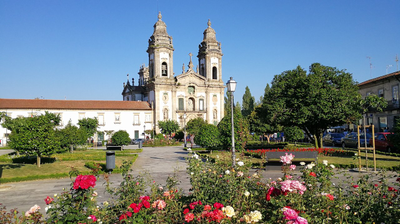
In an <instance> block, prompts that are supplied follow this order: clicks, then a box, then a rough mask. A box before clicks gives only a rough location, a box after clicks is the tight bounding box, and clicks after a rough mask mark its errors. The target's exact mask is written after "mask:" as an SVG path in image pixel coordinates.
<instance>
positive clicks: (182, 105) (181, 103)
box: [178, 98, 185, 110]
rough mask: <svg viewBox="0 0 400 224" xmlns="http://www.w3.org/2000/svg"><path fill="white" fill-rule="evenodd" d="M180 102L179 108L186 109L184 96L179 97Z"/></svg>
mask: <svg viewBox="0 0 400 224" xmlns="http://www.w3.org/2000/svg"><path fill="white" fill-rule="evenodd" d="M178 103H179V105H178V106H179V107H178V108H179V110H184V109H185V108H184V100H183V98H179V99H178Z"/></svg>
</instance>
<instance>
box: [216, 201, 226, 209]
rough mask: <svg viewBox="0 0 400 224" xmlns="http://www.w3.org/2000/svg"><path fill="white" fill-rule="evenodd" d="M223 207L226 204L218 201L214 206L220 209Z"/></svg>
mask: <svg viewBox="0 0 400 224" xmlns="http://www.w3.org/2000/svg"><path fill="white" fill-rule="evenodd" d="M223 207H224V205H223V204H221V203H218V202H215V203H214V208H216V209H220V208H223Z"/></svg>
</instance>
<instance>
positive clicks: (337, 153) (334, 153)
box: [246, 148, 354, 158]
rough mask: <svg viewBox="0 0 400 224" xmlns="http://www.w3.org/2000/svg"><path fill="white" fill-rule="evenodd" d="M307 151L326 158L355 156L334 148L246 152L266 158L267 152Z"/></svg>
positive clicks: (255, 150) (352, 153) (351, 152)
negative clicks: (315, 152)
mask: <svg viewBox="0 0 400 224" xmlns="http://www.w3.org/2000/svg"><path fill="white" fill-rule="evenodd" d="M307 151H312V152H314V151H317V152H318V154H322V155H325V156H354V152H353V151H349V150H343V149H334V148H319V149H316V148H296V149H253V150H246V153H247V154H246V155H253V156H254V155H255V156H256V157H259V158H261V157H265V153H266V152H288V153H290V152H307Z"/></svg>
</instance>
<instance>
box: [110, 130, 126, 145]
mask: <svg viewBox="0 0 400 224" xmlns="http://www.w3.org/2000/svg"><path fill="white" fill-rule="evenodd" d="M111 140H112V144H113V145H128V144H129V143H130V142H131V139H130V138H129V134H128V132H126V131H123V130H121V131H117V132H115V133H114V134H113V136H112V138H111Z"/></svg>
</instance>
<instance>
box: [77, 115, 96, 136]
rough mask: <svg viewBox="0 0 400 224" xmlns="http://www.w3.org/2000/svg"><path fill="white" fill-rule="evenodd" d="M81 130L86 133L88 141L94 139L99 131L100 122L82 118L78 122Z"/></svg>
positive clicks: (94, 119)
mask: <svg viewBox="0 0 400 224" xmlns="http://www.w3.org/2000/svg"><path fill="white" fill-rule="evenodd" d="M78 125H79V128H80V129H82V130H84V131H85V132H86V139H88V138H90V137H92V136H93V135H94V133H96V131H97V127H98V126H99V122H98V120H97V117H95V118H82V119H80V120H79V121H78Z"/></svg>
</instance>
